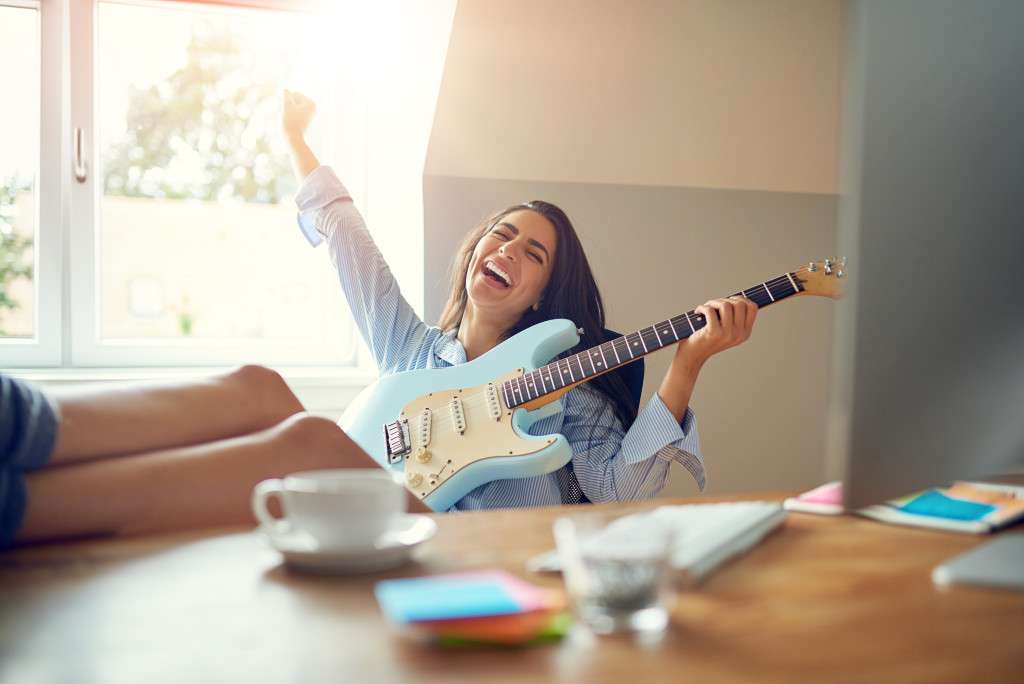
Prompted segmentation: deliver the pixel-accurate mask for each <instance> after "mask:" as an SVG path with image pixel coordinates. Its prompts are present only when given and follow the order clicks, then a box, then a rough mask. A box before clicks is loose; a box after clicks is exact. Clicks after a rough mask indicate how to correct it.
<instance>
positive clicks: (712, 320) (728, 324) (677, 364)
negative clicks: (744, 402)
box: [658, 296, 757, 422]
mask: <svg viewBox="0 0 1024 684" xmlns="http://www.w3.org/2000/svg"><path fill="white" fill-rule="evenodd" d="M694 313H697V314H700V315H701V316H703V317H704V319H705V321H706V324H705V326H704V327H703V328H701V329H700V330H698V331H697V332H695V333H693V334H692V335H690V336H689V337H687V338H686V339H685V340H683V341H682V342H680V343H679V346H678V347H677V349H676V353H675V356H674V357H673V358H672V364H671V365H670V366H669V369H668V373H666V374H665V378H664V379H663V380H662V381H661V386H660V387H659V388H658V396H660V397H661V400H662V401H663V402H664V403H665V406H666V407H668V410H669V411H671V412H672V415H674V416H675V417H676V419H677V420H678V421H680V422H682V420H683V417H684V416H685V415H686V407H687V406H689V404H690V396H691V395H692V394H693V387H694V385H695V384H696V382H697V376H698V375H699V374H700V370H701V368H703V367H704V364H705V363H707V360H708V359H710V358H711V357H712V356H714V355H715V354H718V353H719V352H723V351H725V350H726V349H731V348H733V347H735V346H737V345H739V344H742V343H743V342H746V341H747V340H748V339H750V333H751V331H752V330H753V328H754V319H756V318H757V304H755V303H754V302H752V301H750V300H749V299H747V298H746V297H740V296H735V297H729V298H727V299H712V300H711V301H709V302H705V303H704V304H702V305H701V306H698V307H697V308H696V309H694Z"/></svg>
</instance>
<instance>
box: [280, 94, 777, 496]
mask: <svg viewBox="0 0 1024 684" xmlns="http://www.w3.org/2000/svg"><path fill="white" fill-rule="evenodd" d="M315 113H316V106H315V104H314V103H313V101H312V100H310V99H309V98H307V97H305V96H303V95H301V94H299V93H294V92H289V91H285V93H284V105H283V115H282V123H283V128H284V133H285V139H286V140H287V143H288V146H289V151H290V155H291V159H292V163H293V166H294V169H295V173H296V175H297V177H298V180H299V182H300V183H301V187H300V189H299V193H298V195H297V197H296V202H297V204H298V207H299V225H300V228H301V229H302V231H303V233H304V234H305V235H306V237H307V239H309V241H310V242H311V243H312V244H313V245H314V246H316V245H318V244H320V243H321V242H324V241H326V243H327V248H328V251H329V253H330V256H331V259H332V261H333V262H334V265H335V267H336V269H337V271H338V276H339V279H340V281H341V287H342V289H343V290H344V293H345V296H346V297H347V299H348V303H349V306H350V307H351V309H352V314H353V316H354V318H355V321H356V325H357V326H358V328H359V331H360V333H361V334H362V336H363V339H364V340H365V341H366V344H367V346H368V347H369V349H370V351H371V353H372V354H373V357H374V359H375V360H376V363H377V369H378V372H379V373H380V374H381V375H389V374H392V373H397V372H400V371H407V370H413V369H422V368H445V367H449V366H454V365H457V364H461V363H466V362H468V361H472V360H473V359H476V358H478V357H480V356H481V355H483V354H485V353H486V352H488V351H489V350H491V349H493V348H494V347H495V346H497V345H498V344H499V343H501V342H502V341H504V340H506V339H508V338H509V337H511V336H512V335H514V334H516V333H517V332H520V331H521V330H524V329H526V328H528V327H529V326H531V325H534V324H536V323H540V322H542V321H546V320H550V319H555V318H565V319H569V320H571V321H573V322H574V323H575V324H576V325H577V326H579V327H582V328H583V329H584V330H586V331H587V337H588V340H587V346H593V345H594V344H599V343H602V342H604V341H605V340H604V339H603V338H601V333H600V332H599V331H603V330H604V328H605V321H604V309H603V306H602V303H601V295H600V293H599V291H598V288H597V284H596V282H595V280H594V276H593V274H592V273H591V270H590V266H589V264H588V263H587V258H586V255H585V254H584V252H583V248H582V246H581V244H580V241H579V238H578V237H577V235H576V232H575V230H574V228H573V226H572V224H571V223H570V221H569V218H568V217H567V216H566V215H565V213H564V212H563V211H562V210H561V209H559V208H558V207H556V206H555V205H553V204H549V203H547V202H540V201H534V202H528V203H525V204H519V205H515V206H512V207H509V208H507V209H504V210H502V211H500V212H498V213H497V214H495V215H494V216H493V217H491V218H490V219H488V220H486V221H484V222H483V223H481V224H480V225H479V226H477V227H476V228H475V229H473V230H472V231H470V233H469V234H468V235H467V236H466V238H465V240H464V241H463V243H462V245H461V247H460V248H459V250H458V251H457V252H456V254H455V256H454V262H453V269H452V273H453V282H452V288H451V292H450V295H449V298H448V302H447V304H446V306H445V309H444V311H443V313H442V314H441V320H440V321H439V322H438V324H437V325H428V324H427V323H425V322H424V321H422V320H421V319H420V318H419V317H418V316H417V315H416V313H415V312H414V311H413V309H412V307H411V306H410V305H409V303H408V302H407V301H406V300H405V299H404V298H403V297H402V294H401V293H400V292H399V288H398V283H397V282H396V280H395V278H394V276H393V275H392V273H391V270H390V269H389V268H388V265H387V263H385V261H384V259H383V257H382V256H381V254H380V251H379V250H378V249H377V247H376V245H375V244H374V242H373V238H372V237H371V235H370V233H369V231H368V230H367V228H366V226H365V224H364V222H363V219H362V216H361V215H360V214H359V212H358V210H357V209H356V208H355V205H354V204H353V201H352V199H351V197H350V196H349V194H348V191H347V190H346V189H345V186H344V185H342V183H341V182H340V181H339V180H338V178H337V176H336V175H335V174H334V172H333V171H332V170H331V169H330V168H329V167H326V166H321V165H320V163H319V161H318V160H317V158H316V156H315V154H314V153H313V151H312V150H311V149H310V147H309V145H308V144H307V143H306V140H305V134H306V130H307V129H308V127H309V124H310V122H311V121H312V120H313V117H314V115H315ZM695 311H696V312H697V313H700V314H702V315H704V316H705V317H706V319H707V320H708V325H706V326H705V327H704V328H702V329H701V330H699V331H697V332H696V333H695V334H694V335H692V336H690V337H689V338H687V339H685V340H683V341H682V342H680V343H679V345H678V348H677V350H676V352H675V355H674V357H673V359H672V363H671V365H670V368H669V370H668V372H667V373H666V375H665V377H664V379H663V380H662V382H661V385H660V387H659V389H658V392H657V394H656V395H655V396H654V397H652V399H651V400H650V401H649V402H648V403H647V405H646V406H645V407H644V408H643V410H642V411H640V412H639V414H637V410H636V407H635V406H634V404H633V403H632V400H631V398H630V396H629V393H628V391H627V389H626V386H625V384H624V383H623V382H622V381H621V379H619V378H618V377H617V376H618V374H617V373H605V374H604V375H600V376H598V377H597V378H594V379H593V380H591V381H589V382H587V383H585V384H583V385H579V386H577V387H574V388H573V389H571V390H569V392H567V393H566V394H565V395H564V397H563V406H562V410H561V411H560V412H558V413H556V414H554V415H551V416H548V417H546V418H544V419H542V420H539V421H538V422H537V423H535V424H534V425H533V427H532V429H531V430H530V431H531V433H534V434H552V433H561V434H562V435H564V436H565V438H566V439H567V441H568V442H569V444H570V446H571V447H572V452H573V455H572V460H571V461H570V462H569V463H568V464H566V465H565V466H564V467H563V468H561V469H559V470H557V471H555V472H553V473H549V474H546V475H540V476H536V477H529V478H517V479H509V480H495V481H492V482H489V483H487V484H484V485H481V486H480V487H477V488H476V489H474V490H473V491H471V492H469V493H468V494H467V495H466V496H465V497H463V498H462V499H461V500H459V501H458V502H456V504H455V505H454V506H453V510H467V509H484V508H508V507H524V506H542V505H554V504H559V503H564V504H574V503H579V502H580V501H586V500H589V501H593V502H610V501H638V500H643V499H649V498H651V497H653V496H655V495H656V494H657V493H658V492H660V491H661V489H662V488H663V487H664V485H665V481H666V477H667V475H668V470H669V466H670V465H671V464H672V463H673V462H679V463H681V464H682V465H683V467H685V468H686V469H687V470H688V471H689V472H690V473H691V474H692V475H693V477H694V478H695V479H696V481H697V483H698V485H699V486H700V488H701V490H703V488H704V484H705V476H704V465H703V462H702V460H701V456H700V442H699V438H698V435H697V423H696V419H695V418H694V415H693V411H692V410H690V408H689V403H690V396H691V394H692V392H693V388H694V384H695V383H696V381H697V376H698V374H699V373H700V370H701V368H702V367H703V365H704V363H705V362H706V361H707V360H708V359H709V358H710V357H711V356H713V355H714V354H717V353H719V352H721V351H724V350H725V349H729V348H731V347H734V346H736V345H738V344H740V343H742V342H744V341H745V340H747V339H748V338H749V337H750V333H751V329H752V327H753V324H754V319H755V317H756V313H757V306H756V305H755V304H754V303H753V302H751V301H750V300H748V299H745V298H742V297H731V298H728V299H715V300H711V301H709V302H707V303H706V304H704V305H703V306H700V307H697V309H696V310H695ZM581 350H582V346H580V347H577V348H573V349H572V350H570V351H569V352H567V354H572V353H576V352H578V351H581Z"/></svg>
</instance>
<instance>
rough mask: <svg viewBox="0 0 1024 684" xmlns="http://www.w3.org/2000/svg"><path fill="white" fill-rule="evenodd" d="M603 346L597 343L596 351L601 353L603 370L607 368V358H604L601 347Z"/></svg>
mask: <svg viewBox="0 0 1024 684" xmlns="http://www.w3.org/2000/svg"><path fill="white" fill-rule="evenodd" d="M603 347H604V345H598V347H597V353H598V354H600V355H601V365H602V366H603V367H604V369H605V370H608V359H606V358H605V356H604V349H603ZM595 356H596V355H595Z"/></svg>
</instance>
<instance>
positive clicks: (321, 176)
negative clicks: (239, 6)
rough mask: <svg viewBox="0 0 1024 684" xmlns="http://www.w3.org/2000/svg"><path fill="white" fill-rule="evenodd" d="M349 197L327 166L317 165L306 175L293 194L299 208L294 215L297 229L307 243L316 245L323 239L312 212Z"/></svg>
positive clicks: (343, 186)
mask: <svg viewBox="0 0 1024 684" xmlns="http://www.w3.org/2000/svg"><path fill="white" fill-rule="evenodd" d="M351 199H352V197H351V195H349V192H348V189H346V188H345V185H344V184H343V183H342V182H341V180H340V179H339V178H338V176H337V174H335V173H334V169H332V168H331V167H329V166H318V167H317V168H315V169H314V170H313V172H312V173H311V174H309V176H307V177H306V180H304V181H303V182H302V185H301V186H299V192H298V194H296V195H295V204H296V205H297V206H298V208H299V212H298V215H297V216H296V219H297V221H298V224H299V230H300V231H302V235H303V236H304V237H305V238H306V240H308V241H309V244H311V245H312V246H314V247H316V246H317V245H319V244H320V243H321V242H323V241H324V235H323V233H321V232H320V231H319V230H318V229H317V227H316V221H315V220H314V218H313V212H315V211H317V210H318V209H323V208H324V207H326V206H327V205H328V204H330V203H331V202H335V201H337V200H350V201H351Z"/></svg>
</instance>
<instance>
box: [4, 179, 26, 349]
mask: <svg viewBox="0 0 1024 684" xmlns="http://www.w3.org/2000/svg"><path fill="white" fill-rule="evenodd" d="M30 189H31V185H30V184H29V183H26V182H22V181H20V180H19V179H17V178H6V179H3V180H2V181H0V324H2V321H3V315H4V312H5V311H13V310H14V309H17V308H19V307H20V306H21V304H20V303H18V302H17V301H16V300H15V299H13V298H12V297H11V296H10V293H9V292H8V287H10V284H11V283H12V282H14V281H15V280H17V279H18V278H27V279H29V280H31V279H32V262H31V261H29V260H28V258H27V256H28V252H29V250H31V249H32V238H25V237H21V236H19V235H16V234H15V233H14V230H13V227H14V214H15V206H14V199H15V197H17V195H18V193H19V192H24V191H26V190H30ZM3 335H5V333H4V330H3V327H2V325H0V336H3Z"/></svg>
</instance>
